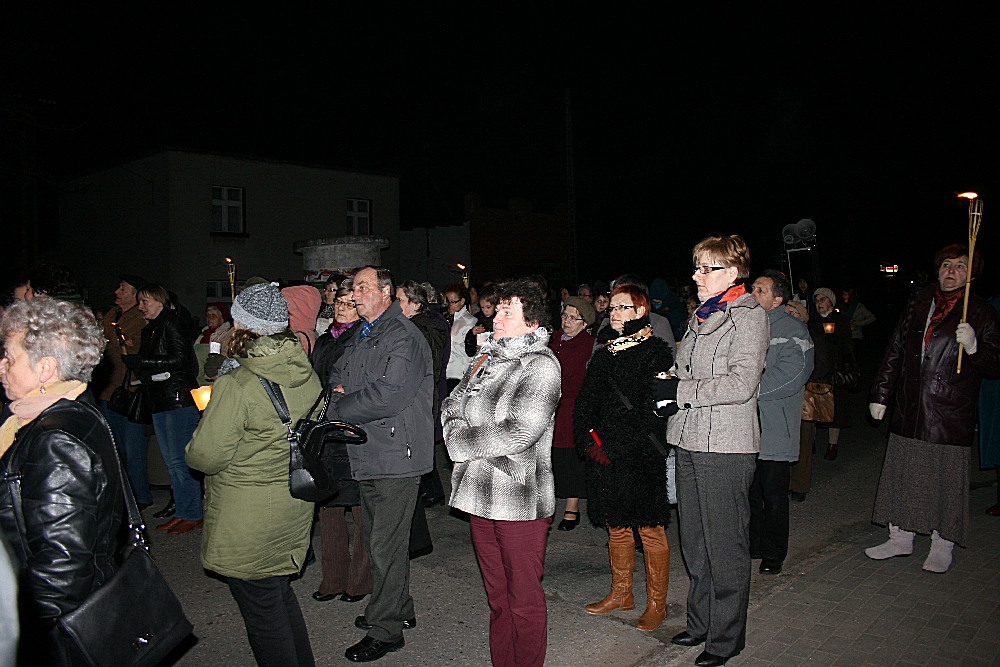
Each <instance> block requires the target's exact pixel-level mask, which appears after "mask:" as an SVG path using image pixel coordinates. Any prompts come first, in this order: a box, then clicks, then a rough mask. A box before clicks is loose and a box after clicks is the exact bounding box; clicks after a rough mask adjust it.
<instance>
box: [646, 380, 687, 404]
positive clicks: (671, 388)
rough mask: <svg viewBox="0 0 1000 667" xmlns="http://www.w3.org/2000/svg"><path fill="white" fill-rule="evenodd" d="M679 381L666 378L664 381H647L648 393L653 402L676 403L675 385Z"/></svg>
mask: <svg viewBox="0 0 1000 667" xmlns="http://www.w3.org/2000/svg"><path fill="white" fill-rule="evenodd" d="M680 382H681V381H680V380H679V379H677V378H674V377H672V378H668V379H666V380H661V379H659V378H657V377H652V378H650V380H649V391H651V392H652V394H653V400H654V401H676V400H677V385H679V384H680Z"/></svg>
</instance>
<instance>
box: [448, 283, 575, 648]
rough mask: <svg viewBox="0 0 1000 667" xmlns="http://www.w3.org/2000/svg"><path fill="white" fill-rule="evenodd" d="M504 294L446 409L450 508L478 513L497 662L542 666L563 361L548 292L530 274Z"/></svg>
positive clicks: (476, 536) (475, 526) (476, 543)
mask: <svg viewBox="0 0 1000 667" xmlns="http://www.w3.org/2000/svg"><path fill="white" fill-rule="evenodd" d="M498 291H499V295H498V299H499V305H498V308H497V314H496V316H495V317H494V318H493V335H492V336H491V337H490V340H488V341H487V343H486V344H485V345H483V347H482V348H480V350H479V356H478V357H477V358H476V360H475V361H474V362H473V363H472V365H470V366H469V368H468V369H467V370H466V372H465V374H464V376H463V377H462V380H461V382H460V383H459V384H458V386H457V387H456V388H455V390H454V391H452V393H451V395H450V396H449V397H448V398H447V399H446V400H445V401H444V403H443V405H442V406H441V421H442V423H443V424H444V438H445V445H446V446H447V448H448V454H449V455H450V456H451V458H452V460H453V461H454V462H455V469H454V472H453V474H452V494H451V500H450V502H449V504H450V505H451V506H452V507H454V508H456V509H459V510H462V511H463V512H467V513H468V514H469V515H470V527H471V531H472V544H473V547H474V549H475V552H476V559H477V560H478V561H479V569H480V571H481V572H482V575H483V583H484V584H485V586H486V596H487V599H488V600H489V605H490V655H491V657H492V659H493V664H494V665H510V664H517V665H520V666H523V667H541V665H542V664H543V663H544V661H545V648H546V637H547V627H546V626H547V620H548V615H547V611H546V608H545V592H544V591H543V590H542V583H541V580H542V573H543V569H544V561H545V543H546V540H547V536H548V532H549V527H550V525H551V523H552V514H553V513H554V512H555V496H554V495H553V481H552V462H551V448H552V428H553V415H554V413H555V409H556V404H557V403H558V402H559V391H560V390H559V385H560V371H559V362H558V361H557V360H556V358H555V355H554V354H552V351H551V350H549V349H548V347H547V345H546V344H547V343H548V340H549V333H548V331H546V330H545V328H544V325H545V324H546V312H545V311H546V308H545V296H544V294H543V293H542V291H541V290H540V289H538V287H536V286H535V285H533V284H531V283H528V282H527V281H524V280H517V281H512V282H509V283H505V284H503V285H501V286H500V287H499V290H498Z"/></svg>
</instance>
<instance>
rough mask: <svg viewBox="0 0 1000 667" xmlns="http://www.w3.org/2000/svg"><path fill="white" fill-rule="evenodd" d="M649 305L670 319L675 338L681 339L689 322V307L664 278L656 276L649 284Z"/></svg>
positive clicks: (657, 312) (655, 311) (654, 310)
mask: <svg viewBox="0 0 1000 667" xmlns="http://www.w3.org/2000/svg"><path fill="white" fill-rule="evenodd" d="M649 305H650V307H651V308H652V311H653V312H654V313H656V314H658V315H663V316H664V317H665V318H667V320H669V321H670V328H671V329H673V332H674V338H675V339H676V340H680V338H681V337H682V336H683V335H684V324H685V323H686V322H687V308H686V307H685V306H684V302H683V301H681V300H680V299H678V298H677V295H676V294H674V291H673V290H672V289H670V285H668V284H667V281H666V280H664V279H663V278H656V279H655V280H653V282H651V283H650V284H649Z"/></svg>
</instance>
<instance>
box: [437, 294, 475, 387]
mask: <svg viewBox="0 0 1000 667" xmlns="http://www.w3.org/2000/svg"><path fill="white" fill-rule="evenodd" d="M441 293H442V295H444V301H445V304H446V305H447V306H448V321H449V322H450V323H451V353H450V354H449V356H448V366H447V368H446V371H445V372H446V373H447V376H448V390H449V391H450V390H452V389H454V388H455V387H456V386H457V385H458V383H459V381H461V379H462V375H463V373H465V369H466V368H467V367H468V365H469V362H470V361H471V356H470V355H469V354H467V353H466V351H465V335H466V334H467V333H469V329H471V328H472V327H474V326H476V316H475V315H473V314H472V313H470V312H469V308H468V306H469V290H468V289H466V287H465V285H463V284H462V283H451V284H450V285H445V288H444V289H443V290H441Z"/></svg>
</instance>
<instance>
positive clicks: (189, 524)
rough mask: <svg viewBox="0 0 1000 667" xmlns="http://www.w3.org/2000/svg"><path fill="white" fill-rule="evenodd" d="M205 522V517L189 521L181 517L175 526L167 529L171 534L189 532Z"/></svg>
mask: <svg viewBox="0 0 1000 667" xmlns="http://www.w3.org/2000/svg"><path fill="white" fill-rule="evenodd" d="M203 523H205V520H204V519H198V520H197V521H188V520H186V519H181V520H180V521H178V522H177V525H175V526H174V527H173V528H171V529H170V530H168V531H167V533H169V534H170V535H181V534H183V533H186V532H188V531H189V530H192V529H194V528H197V527H198V526H200V525H201V524H203Z"/></svg>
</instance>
